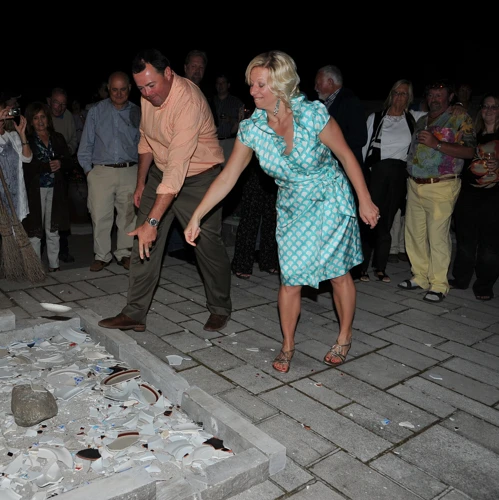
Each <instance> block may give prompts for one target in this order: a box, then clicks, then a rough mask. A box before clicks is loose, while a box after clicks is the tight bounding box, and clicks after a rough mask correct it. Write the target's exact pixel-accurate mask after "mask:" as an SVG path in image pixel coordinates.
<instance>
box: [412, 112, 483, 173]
mask: <svg viewBox="0 0 499 500" xmlns="http://www.w3.org/2000/svg"><path fill="white" fill-rule="evenodd" d="M422 130H428V131H429V132H431V133H432V134H433V135H434V136H435V137H436V138H437V139H438V140H439V141H442V142H449V143H454V144H461V145H462V146H467V147H472V148H474V147H476V138H475V134H474V131H473V121H472V119H471V117H470V115H468V114H467V113H463V114H460V115H454V114H450V113H448V112H447V111H445V112H444V113H442V114H441V115H440V116H439V117H438V118H437V119H436V120H434V121H433V122H431V125H428V115H426V116H423V117H422V118H420V119H419V120H418V121H417V122H416V126H415V128H414V134H413V135H412V141H411V146H410V149H409V154H408V155H407V172H408V174H409V175H410V176H411V177H419V178H422V179H428V178H430V177H440V176H442V175H449V174H460V173H461V170H462V169H463V165H464V159H463V158H454V157H453V156H449V155H446V154H444V153H442V152H440V151H438V150H436V149H432V148H429V147H428V146H425V145H424V144H420V143H419V142H418V140H417V134H418V133H419V132H421V131H422Z"/></svg>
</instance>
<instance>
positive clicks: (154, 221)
mask: <svg viewBox="0 0 499 500" xmlns="http://www.w3.org/2000/svg"><path fill="white" fill-rule="evenodd" d="M146 220H147V222H149V224H150V225H151V226H152V227H156V226H157V225H158V219H153V218H151V217H148V218H147V219H146Z"/></svg>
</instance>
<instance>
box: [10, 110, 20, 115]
mask: <svg viewBox="0 0 499 500" xmlns="http://www.w3.org/2000/svg"><path fill="white" fill-rule="evenodd" d="M9 116H21V108H10V109H9Z"/></svg>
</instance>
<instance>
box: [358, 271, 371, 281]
mask: <svg viewBox="0 0 499 500" xmlns="http://www.w3.org/2000/svg"><path fill="white" fill-rule="evenodd" d="M359 279H360V281H363V282H364V283H367V282H368V281H371V278H369V274H367V271H361V272H360V278H359Z"/></svg>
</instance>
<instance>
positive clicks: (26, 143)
mask: <svg viewBox="0 0 499 500" xmlns="http://www.w3.org/2000/svg"><path fill="white" fill-rule="evenodd" d="M21 144H22V145H23V146H29V142H22V141H21Z"/></svg>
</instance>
